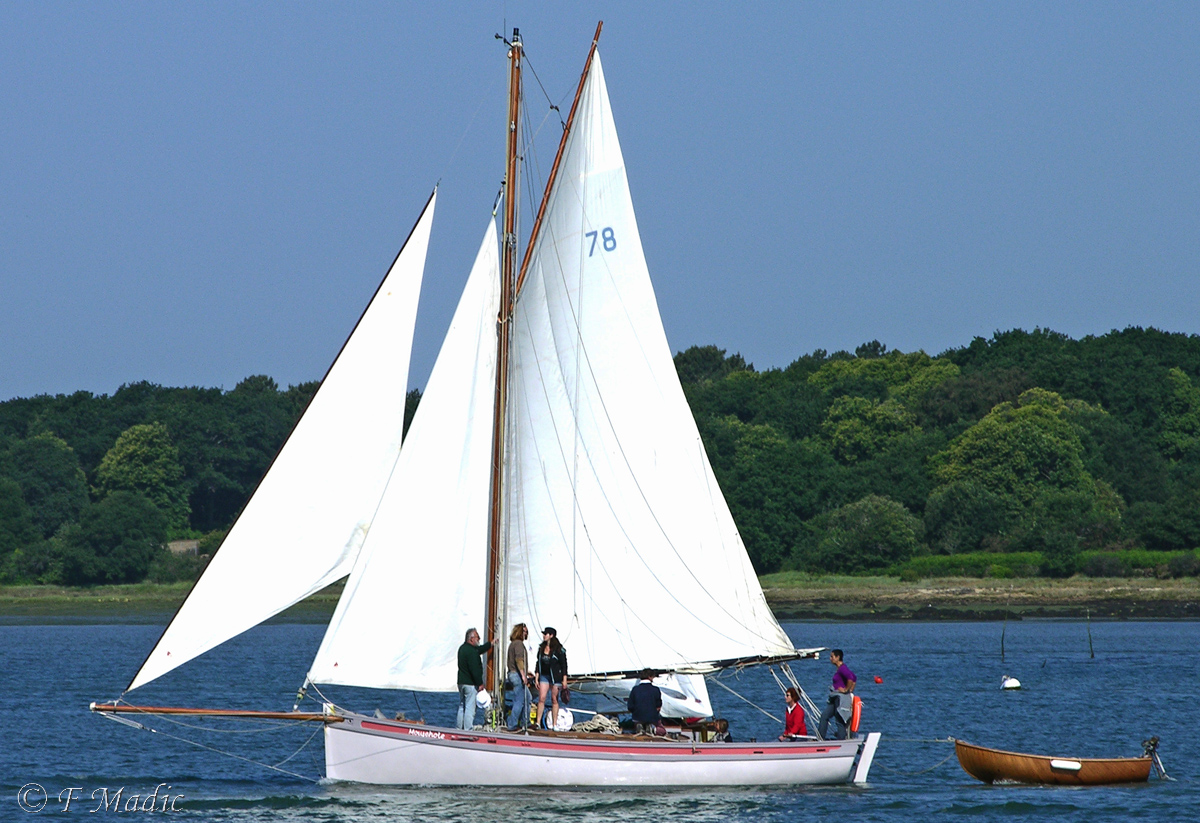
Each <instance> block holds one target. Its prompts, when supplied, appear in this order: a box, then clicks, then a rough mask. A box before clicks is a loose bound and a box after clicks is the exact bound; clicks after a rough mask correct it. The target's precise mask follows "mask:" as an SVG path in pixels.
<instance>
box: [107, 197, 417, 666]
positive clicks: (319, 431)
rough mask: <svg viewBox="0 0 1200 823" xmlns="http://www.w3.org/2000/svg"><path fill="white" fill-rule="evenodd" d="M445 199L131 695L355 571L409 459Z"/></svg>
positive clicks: (393, 271) (395, 266)
mask: <svg viewBox="0 0 1200 823" xmlns="http://www.w3.org/2000/svg"><path fill="white" fill-rule="evenodd" d="M436 197H437V192H436V191H435V192H434V194H433V195H431V196H430V198H429V202H428V203H427V204H426V206H425V209H424V211H423V212H422V214H421V217H420V219H419V220H418V221H417V224H416V226H415V227H414V228H413V230H412V232H411V233H410V234H409V237H408V240H407V241H406V242H405V244H404V247H403V248H402V249H401V250H400V253H399V254H398V255H397V256H396V259H395V261H394V262H393V263H392V266H391V268H390V270H389V271H388V273H387V275H386V276H385V277H384V279H383V282H382V283H381V284H380V286H379V289H378V290H377V291H376V293H375V296H374V297H373V298H372V300H371V302H370V304H369V305H368V306H367V309H366V311H365V312H364V313H363V315H362V317H361V318H360V319H359V321H358V325H357V326H356V327H355V329H354V332H353V333H352V334H351V335H350V338H349V339H348V340H347V341H346V343H345V345H344V346H343V348H342V351H341V352H340V353H339V355H338V357H337V359H336V360H335V361H334V363H333V365H332V366H331V367H330V369H329V372H328V373H327V374H326V375H325V379H324V381H322V383H321V386H320V388H319V389H318V391H317V393H316V395H314V397H313V399H312V402H311V403H310V404H309V406H308V409H307V410H306V411H305V413H304V415H303V417H302V418H301V419H300V421H299V422H298V423H297V424H296V427H295V429H294V430H293V431H292V433H291V436H290V437H289V438H288V440H287V442H286V443H285V444H284V446H283V449H282V450H281V451H280V452H279V454H278V456H277V457H276V458H275V461H274V463H272V465H271V468H270V470H269V471H268V472H267V475H266V476H265V477H264V478H263V480H262V482H261V483H260V484H259V486H258V489H257V490H256V491H255V493H254V496H253V497H252V498H251V499H250V501H249V502H248V503H247V504H246V508H245V510H244V511H243V512H242V514H241V516H240V517H239V518H238V519H237V521H236V522H235V523H234V525H233V528H232V529H231V530H230V532H229V535H228V536H227V537H226V538H225V541H224V543H223V544H222V545H221V548H220V550H219V551H218V552H217V553H216V554H215V555H214V556H213V559H212V561H211V562H210V563H209V565H208V568H207V569H206V570H205V572H204V574H203V575H202V576H201V577H200V579H199V580H198V581H197V583H196V585H195V587H194V588H193V589H192V591H191V593H190V594H189V595H188V598H187V600H186V601H184V604H183V606H182V607H180V609H179V611H178V612H177V613H176V614H175V617H174V619H173V620H172V621H171V623H170V625H169V626H168V627H167V630H166V631H165V632H164V633H163V635H162V637H161V638H160V639H159V641H158V644H157V645H156V646H155V647H154V649H153V650H152V651H151V652H150V656H149V657H148V658H147V659H146V661H145V663H143V664H142V667H141V669H140V670H139V671H138V673H137V674H136V675H135V676H134V678H133V681H132V682H131V683H130V684H129V687H128V688H129V689H135V688H137V687H138V686H142V685H144V684H146V683H148V682H150V681H151V680H154V679H155V678H157V677H160V676H162V675H163V674H165V673H166V672H168V671H170V670H171V669H174V668H175V667H177V666H180V665H182V664H183V663H186V662H187V661H189V660H191V659H192V658H194V657H196V656H197V655H200V654H203V653H204V652H206V651H208V650H209V649H211V648H213V647H214V646H217V645H219V644H221V643H224V642H225V641H226V640H229V639H230V638H232V637H235V636H236V635H238V634H241V633H242V632H244V631H246V630H247V629H250V628H252V627H253V626H256V625H258V624H259V623H261V622H263V621H264V620H266V619H268V618H270V617H271V616H273V615H275V614H278V613H279V612H281V611H283V610H284V609H286V608H287V607H288V606H291V605H292V604H294V603H296V602H298V601H300V600H302V599H303V598H305V597H307V596H309V595H310V594H313V593H315V592H317V591H319V590H321V589H322V588H324V587H325V586H328V585H329V584H330V583H332V582H334V581H335V580H337V579H339V578H341V577H345V576H346V575H347V574H348V573H349V572H350V568H351V566H352V565H353V563H354V560H355V558H356V556H357V555H358V551H359V548H360V547H361V546H362V543H363V539H364V538H365V536H366V534H367V532H368V530H369V529H370V528H371V525H372V520H373V519H374V517H375V514H376V509H377V507H378V505H379V500H380V498H381V496H382V495H383V491H384V488H385V486H386V485H387V483H388V479H389V477H390V476H391V474H392V470H393V467H394V466H395V464H396V459H397V456H398V455H399V453H400V441H401V437H402V434H403V427H404V403H405V396H406V394H407V391H408V366H409V355H410V353H411V350H412V337H413V327H414V324H415V322H416V314H417V300H418V298H419V296H420V291H421V277H422V273H423V272H424V269H425V254H426V250H427V249H428V246H429V232H430V227H431V225H432V222H433V211H434V202H435V200H436Z"/></svg>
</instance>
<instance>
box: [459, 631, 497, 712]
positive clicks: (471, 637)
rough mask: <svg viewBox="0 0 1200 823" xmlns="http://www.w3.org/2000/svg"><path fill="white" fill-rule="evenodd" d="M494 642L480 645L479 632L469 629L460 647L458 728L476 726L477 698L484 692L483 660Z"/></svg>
mask: <svg viewBox="0 0 1200 823" xmlns="http://www.w3.org/2000/svg"><path fill="white" fill-rule="evenodd" d="M491 648H492V641H490V640H489V641H488V642H486V643H484V644H483V645H482V646H481V645H479V632H477V631H475V629H474V628H470V629H467V636H466V638H465V640H464V642H463V644H462V645H461V646H459V647H458V728H460V729H470V728H471V727H473V726H474V725H475V697H476V695H477V694H478V693H479V692H481V691H483V660H481V659H480V658H482V657H483V655H485V654H487V653H488V652H489V651H491Z"/></svg>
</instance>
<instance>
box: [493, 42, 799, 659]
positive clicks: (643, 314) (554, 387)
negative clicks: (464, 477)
mask: <svg viewBox="0 0 1200 823" xmlns="http://www.w3.org/2000/svg"><path fill="white" fill-rule="evenodd" d="M576 117H577V120H576V125H575V128H574V129H573V131H572V133H571V134H570V136H569V137H568V140H567V143H566V147H565V151H564V154H563V158H562V165H561V168H560V170H559V174H558V177H557V179H556V182H555V185H554V188H553V189H552V190H551V191H550V193H549V201H548V205H547V208H546V214H545V218H544V223H543V225H542V227H541V233H540V235H539V236H538V237H537V239H536V245H535V246H534V248H533V250H532V256H531V265H530V266H529V267H528V269H527V271H526V279H525V281H524V285H523V286H522V290H521V292H520V294H519V295H518V297H517V305H516V312H515V317H514V321H513V322H514V327H515V328H514V337H515V342H514V344H513V352H512V378H511V380H512V382H511V383H510V386H509V406H508V412H509V419H508V421H507V425H508V433H507V436H508V441H507V467H506V477H505V479H506V482H505V489H504V500H505V504H506V507H507V508H506V518H505V519H506V527H507V540H506V545H507V563H506V568H507V572H506V575H507V582H506V586H505V609H506V618H507V620H506V623H507V625H512V624H513V623H515V622H518V621H525V622H529V623H530V624H531V625H536V626H541V625H543V624H549V625H553V626H555V627H556V628H557V629H558V632H559V637H560V638H561V639H562V641H563V643H564V645H565V646H567V648H568V649H569V653H570V664H571V673H572V675H583V674H587V673H606V672H629V671H636V670H637V669H639V668H640V667H643V666H645V667H651V668H656V669H663V670H677V671H687V670H689V669H692V670H703V669H704V668H705V667H706V664H708V663H711V662H714V661H719V660H728V659H734V658H753V657H760V656H761V657H772V656H776V655H781V656H782V655H788V654H791V653H793V651H794V650H793V648H792V644H791V642H790V641H789V640H788V638H787V635H786V634H785V633H784V632H783V630H782V628H781V627H780V626H779V624H778V623H777V622H776V620H775V617H774V615H772V613H771V610H770V608H769V607H768V606H767V603H766V599H765V597H764V596H763V592H762V588H761V586H760V585H759V583H758V578H757V576H756V575H755V573H754V569H753V567H752V566H751V564H750V560H749V557H748V556H747V554H746V549H745V547H744V546H743V544H742V541H741V538H740V537H739V535H738V532H737V528H736V526H735V525H734V522H733V518H732V516H731V515H730V513H729V508H728V506H727V505H726V503H725V499H724V497H723V496H722V494H721V491H720V489H719V488H718V486H717V482H716V479H715V477H714V476H713V472H712V468H711V466H710V465H709V461H708V457H707V455H706V453H705V451H704V446H703V444H702V443H701V440H700V434H699V432H698V430H697V429H696V424H695V420H694V419H693V417H692V414H691V411H690V409H689V407H688V405H687V401H686V399H685V397H684V394H683V390H682V387H681V386H680V384H679V378H678V376H677V375H676V372H675V366H674V363H673V361H672V358H671V351H670V347H669V346H668V344H667V339H666V334H665V332H664V330H663V326H662V319H661V318H660V316H659V312H658V304H657V301H656V299H655V296H654V290H653V287H652V286H651V283H650V275H649V272H648V271H647V268H646V260H645V257H644V255H643V252H642V244H641V238H640V236H639V234H638V226H637V221H636V218H635V217H634V212H633V202H632V199H631V197H630V193H629V186H628V180H627V178H626V173H625V163H624V159H623V158H622V155H621V147H620V144H619V143H618V140H617V133H616V129H615V127H614V124H613V117H612V110H611V108H610V106H609V99H608V92H607V89H606V86H605V82H604V74H603V71H602V69H601V65H600V57H599V53H598V52H597V53H596V54H595V55H594V57H593V62H592V66H591V70H590V72H589V73H588V77H587V80H586V83H585V86H584V88H583V92H582V97H581V99H580V102H579V111H578V114H577V116H576Z"/></svg>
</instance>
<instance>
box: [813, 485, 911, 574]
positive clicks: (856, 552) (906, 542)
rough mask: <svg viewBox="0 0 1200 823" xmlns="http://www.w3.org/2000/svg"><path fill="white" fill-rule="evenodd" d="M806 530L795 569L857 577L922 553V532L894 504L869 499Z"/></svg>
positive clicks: (874, 497)
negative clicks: (850, 574)
mask: <svg viewBox="0 0 1200 823" xmlns="http://www.w3.org/2000/svg"><path fill="white" fill-rule="evenodd" d="M807 530H808V535H807V536H806V538H805V540H804V541H803V543H802V544H801V546H800V547H799V549H798V551H797V556H796V561H795V562H796V563H797V564H798V565H799V566H801V567H803V568H808V569H823V570H828V571H835V572H849V573H860V572H865V571H869V570H872V569H886V568H890V567H892V566H895V565H896V564H898V563H902V562H904V561H905V560H908V559H909V558H911V557H912V556H913V555H914V554H916V553H917V552H918V551H919V550H920V548H921V537H922V532H923V527H922V526H921V521H920V520H918V519H917V518H916V517H913V515H912V514H911V513H910V512H909V511H908V509H906V508H904V506H902V505H900V504H899V503H897V502H896V501H895V500H891V499H889V498H887V497H883V496H880V495H874V494H872V495H868V496H866V497H864V498H863V499H861V500H858V501H856V502H854V503H850V504H848V505H846V506H842V507H840V508H838V509H835V510H833V511H831V512H829V513H827V514H823V515H821V516H819V517H816V518H814V519H813V520H812V521H810V522H809V523H808V524H807Z"/></svg>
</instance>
